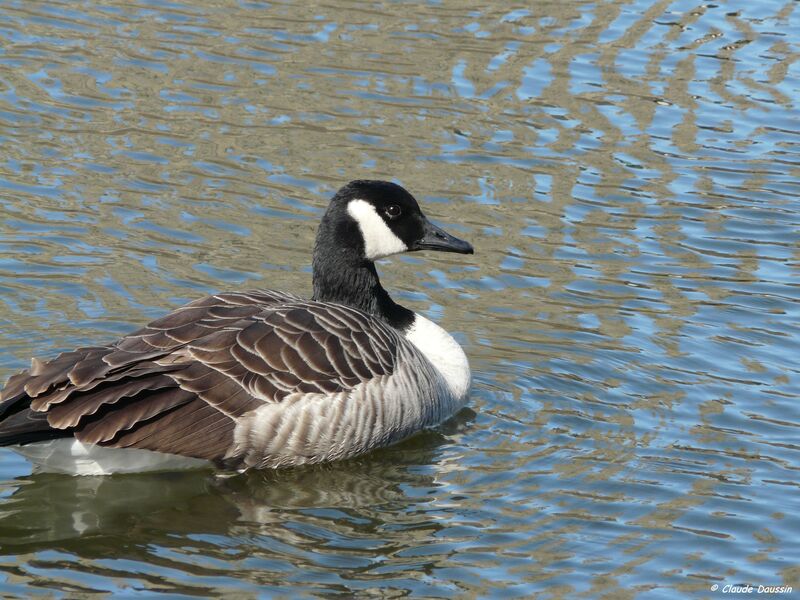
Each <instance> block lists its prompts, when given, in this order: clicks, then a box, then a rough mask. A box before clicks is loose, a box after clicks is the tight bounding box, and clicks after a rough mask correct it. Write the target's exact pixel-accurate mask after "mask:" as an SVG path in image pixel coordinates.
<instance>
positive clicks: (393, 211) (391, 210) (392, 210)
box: [386, 204, 402, 219]
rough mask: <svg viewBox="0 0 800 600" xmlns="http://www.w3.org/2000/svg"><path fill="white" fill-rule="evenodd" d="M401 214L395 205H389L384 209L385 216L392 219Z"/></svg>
mask: <svg viewBox="0 0 800 600" xmlns="http://www.w3.org/2000/svg"><path fill="white" fill-rule="evenodd" d="M401 212H402V211H401V210H400V207H399V206H397V204H390V205H389V206H387V207H386V215H387V216H388V217H390V218H392V219H394V218H396V217H399V216H400V213H401Z"/></svg>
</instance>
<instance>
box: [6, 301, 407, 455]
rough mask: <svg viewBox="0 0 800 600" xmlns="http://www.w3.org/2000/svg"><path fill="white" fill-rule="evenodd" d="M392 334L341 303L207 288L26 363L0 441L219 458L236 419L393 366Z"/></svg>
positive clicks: (15, 380) (14, 384)
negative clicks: (117, 334)
mask: <svg viewBox="0 0 800 600" xmlns="http://www.w3.org/2000/svg"><path fill="white" fill-rule="evenodd" d="M368 332H369V335H368ZM376 332H377V334H376ZM376 335H377V337H376ZM399 339H400V338H399V336H398V334H397V333H396V332H395V331H394V330H392V329H391V328H389V327H387V326H385V325H383V324H382V323H381V322H379V321H378V320H376V319H375V318H373V317H371V316H369V315H366V314H364V313H361V312H359V311H355V310H352V309H349V308H346V307H342V306H336V305H325V304H319V303H315V302H308V301H303V300H301V299H300V298H297V297H295V296H291V295H288V294H281V293H278V292H270V291H250V292H240V293H229V294H220V295H215V296H209V297H206V298H202V299H200V300H197V301H195V302H192V303H190V304H188V305H186V306H183V307H181V308H179V309H177V310H175V311H173V312H171V313H169V314H168V315H166V316H164V317H162V318H160V319H157V320H156V321H153V322H152V323H150V324H149V325H147V326H146V327H143V328H142V329H140V330H138V331H136V332H134V333H132V334H130V335H128V336H125V337H124V338H122V339H120V340H119V341H117V342H116V343H114V344H112V345H110V346H108V347H93V348H82V349H79V350H76V351H74V352H68V353H64V354H61V355H59V356H58V357H56V358H55V359H53V360H51V361H48V362H40V361H33V362H32V368H31V370H29V371H28V372H24V373H20V374H17V375H14V376H13V377H12V378H11V379H10V380H9V382H8V384H7V386H6V388H5V389H4V390H3V391H2V392H0V398H3V401H2V402H1V403H0V445H3V444H13V443H26V442H28V441H35V440H36V439H44V438H46V437H59V436H74V437H76V438H77V439H79V440H81V441H84V442H88V443H94V444H101V445H104V446H111V447H119V448H126V447H135V448H144V449H149V450H157V451H160V452H170V453H175V454H183V455H186V456H192V457H196V458H207V459H212V460H218V461H221V460H223V458H225V457H226V454H228V453H229V450H230V448H231V446H232V443H233V442H232V440H233V430H234V428H235V425H236V419H237V418H238V417H240V416H242V415H243V414H245V413H247V412H248V411H251V410H253V409H256V408H258V407H259V406H261V405H263V403H265V402H281V401H282V400H283V398H285V397H286V396H287V395H288V394H290V393H297V392H301V393H306V392H322V393H330V394H333V393H336V392H341V391H346V390H349V389H352V387H353V386H355V385H357V384H358V383H360V382H363V381H367V380H369V379H371V378H373V377H376V376H379V375H384V374H387V373H391V372H392V371H393V369H394V360H395V353H396V348H397V344H398V343H400V342H399ZM40 415H42V416H46V419H45V418H42V416H40Z"/></svg>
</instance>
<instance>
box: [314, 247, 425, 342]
mask: <svg viewBox="0 0 800 600" xmlns="http://www.w3.org/2000/svg"><path fill="white" fill-rule="evenodd" d="M312 268H313V281H314V296H313V297H312V300H316V301H317V302H335V303H337V304H346V305H347V306H352V307H353V308H357V309H359V310H363V311H364V312H367V313H369V314H371V315H374V316H376V317H378V318H379V319H382V320H383V321H385V322H386V323H388V324H389V325H391V326H392V327H394V328H395V329H399V330H401V331H403V330H406V329H407V328H409V327H410V326H411V325H412V324H413V322H414V313H413V312H412V311H410V310H408V309H407V308H405V307H403V306H400V305H399V304H396V303H395V302H394V301H393V300H392V299H391V298H390V297H389V294H388V293H387V291H386V290H385V289H383V287H382V286H381V282H380V279H379V278H378V272H377V271H376V270H375V263H373V262H372V261H371V260H367V259H365V258H363V257H361V256H360V252H359V251H358V249H356V248H338V249H336V250H333V251H331V252H324V251H321V250H320V248H319V245H318V246H317V247H316V248H315V249H314V262H313V266H312Z"/></svg>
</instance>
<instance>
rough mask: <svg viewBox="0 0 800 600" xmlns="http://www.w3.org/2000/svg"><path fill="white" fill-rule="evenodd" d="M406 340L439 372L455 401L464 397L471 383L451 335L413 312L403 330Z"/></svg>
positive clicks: (467, 365)
mask: <svg viewBox="0 0 800 600" xmlns="http://www.w3.org/2000/svg"><path fill="white" fill-rule="evenodd" d="M406 339H407V340H408V341H409V342H411V343H412V344H414V345H415V346H416V347H417V349H418V350H419V351H420V352H422V354H423V355H425V358H427V359H428V361H429V362H430V363H431V364H432V365H433V367H434V368H435V369H436V370H437V371H438V372H439V374H440V375H441V376H442V378H443V379H444V380H445V382H446V383H447V387H448V388H449V390H450V393H451V394H452V395H453V398H455V399H456V400H458V401H464V400H466V398H467V393H468V392H469V386H470V382H471V375H470V371H469V362H467V355H466V354H464V350H462V348H461V346H459V345H458V342H456V341H455V340H454V339H453V336H451V335H450V334H449V333H447V332H446V331H445V330H444V329H442V328H441V327H439V326H438V325H437V324H436V323H434V322H433V321H429V320H428V319H426V318H425V317H423V316H422V315H419V314H416V313H414V324H413V325H412V326H411V328H410V329H409V330H408V331H407V332H406Z"/></svg>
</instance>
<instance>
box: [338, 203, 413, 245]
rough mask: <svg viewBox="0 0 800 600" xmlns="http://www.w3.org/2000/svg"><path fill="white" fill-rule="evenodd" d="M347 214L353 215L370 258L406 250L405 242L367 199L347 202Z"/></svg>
mask: <svg viewBox="0 0 800 600" xmlns="http://www.w3.org/2000/svg"><path fill="white" fill-rule="evenodd" d="M347 214H349V215H350V216H351V217H353V218H354V219H355V220H356V223H358V228H359V229H360V230H361V237H363V238H364V254H365V255H366V257H367V258H368V259H370V260H376V259H378V258H383V257H384V256H391V255H392V254H399V253H400V252H406V251H407V250H408V246H406V245H405V243H403V240H401V239H400V238H399V237H397V236H396V235H395V234H394V232H393V231H392V230H391V229H389V226H388V225H387V224H386V222H385V221H384V220H383V219H381V217H380V215H379V214H378V213H377V212H376V211H375V207H374V206H372V204H370V203H369V202H366V201H365V200H358V199H356V200H351V201H350V202H348V203H347Z"/></svg>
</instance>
